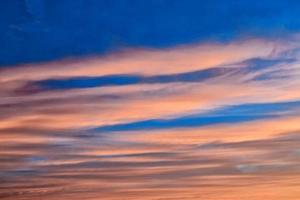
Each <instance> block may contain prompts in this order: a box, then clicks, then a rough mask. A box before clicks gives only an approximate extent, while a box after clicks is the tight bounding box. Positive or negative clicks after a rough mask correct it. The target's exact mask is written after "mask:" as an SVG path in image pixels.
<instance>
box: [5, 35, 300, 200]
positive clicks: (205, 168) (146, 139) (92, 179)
mask: <svg viewBox="0 0 300 200" xmlns="http://www.w3.org/2000/svg"><path fill="white" fill-rule="evenodd" d="M297 49H298V43H297V42H295V43H293V44H291V42H289V41H285V40H280V41H278V40H277V41H272V40H271V39H269V40H265V39H247V40H237V41H234V42H232V43H227V44H219V43H207V44H202V45H192V46H183V47H175V48H169V49H160V50H149V49H148V50H145V49H133V50H128V51H124V52H119V53H112V54H110V55H107V56H103V57H100V58H92V59H83V60H78V61H76V60H72V61H69V62H66V61H65V62H64V61H58V62H52V63H44V64H35V65H24V66H13V67H9V68H2V69H1V74H0V81H1V86H2V87H1V88H0V97H1V98H0V109H1V113H0V119H1V120H0V135H1V136H0V162H1V166H0V171H1V173H0V177H1V182H0V195H1V197H3V198H4V199H22V198H27V199H35V198H45V199H49V200H51V199H57V198H63V199H82V198H85V199H99V198H100V196H99V194H100V193H99V192H101V198H105V199H120V196H121V197H123V196H126V198H127V197H128V198H127V199H131V200H134V199H140V198H141V197H143V198H144V199H159V198H171V199H176V198H177V199H195V198H199V197H201V198H204V199H241V195H242V198H243V197H244V199H246V198H251V199H261V198H262V194H263V195H266V196H267V197H269V198H270V199H275V200H282V199H286V198H288V199H297V198H296V197H297V194H298V193H297V191H298V187H297V185H296V183H297V178H299V177H298V174H299V167H298V166H299V159H298V157H299V153H298V152H299V149H300V147H299V137H298V136H297V135H298V132H299V130H300V126H299V106H300V104H299V100H300V95H299V92H298V91H299V89H300V82H299V78H298V75H299V58H298V53H297V51H298V50H297ZM249 187H251V194H249ZM270 187H271V188H272V190H270ZM199 188H200V189H201V190H199ZM241 191H242V192H243V193H242V194H241ZM262 191H263V192H262ZM278 191H281V192H278ZM295 191H296V193H295ZM276 198H277V199H276Z"/></svg>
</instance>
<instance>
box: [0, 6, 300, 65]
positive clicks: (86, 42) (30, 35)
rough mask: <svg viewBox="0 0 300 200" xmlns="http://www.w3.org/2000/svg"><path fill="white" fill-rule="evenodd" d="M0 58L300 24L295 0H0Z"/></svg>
mask: <svg viewBox="0 0 300 200" xmlns="http://www.w3.org/2000/svg"><path fill="white" fill-rule="evenodd" d="M1 4H2V5H1V8H0V9H1V12H0V19H1V20H0V43H1V46H2V48H3V49H5V50H3V51H1V53H0V65H1V66H6V65H14V64H22V63H31V62H41V61H49V60H53V59H62V58H65V57H74V56H88V55H99V54H105V53H108V52H112V51H115V50H117V49H120V48H124V47H151V48H165V47H172V46H176V45H180V44H192V43H195V42H205V41H207V40H209V41H216V40H217V41H221V42H228V41H230V40H233V39H235V38H239V37H253V36H259V37H265V38H269V37H274V38H281V37H283V36H285V35H288V34H291V33H295V32H297V31H299V28H300V22H299V20H298V19H299V15H300V14H299V13H300V6H299V2H298V1H277V0H272V1H269V0H264V1H248V0H242V1H231V0H229V1H224V2H223V1H220V0H212V1H202V0H200V1H199V0H187V1H180V0H163V1H161V0H149V1H139V0H130V1H128V0H117V1H107V0H89V1H88V2H87V1H86V0H75V1H73V0H16V1H4V2H2V3H1Z"/></svg>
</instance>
